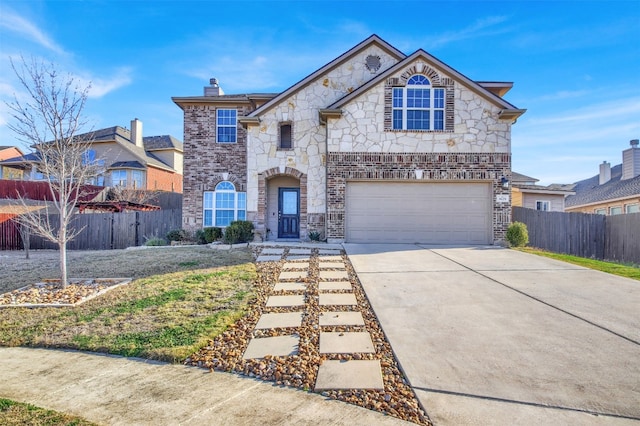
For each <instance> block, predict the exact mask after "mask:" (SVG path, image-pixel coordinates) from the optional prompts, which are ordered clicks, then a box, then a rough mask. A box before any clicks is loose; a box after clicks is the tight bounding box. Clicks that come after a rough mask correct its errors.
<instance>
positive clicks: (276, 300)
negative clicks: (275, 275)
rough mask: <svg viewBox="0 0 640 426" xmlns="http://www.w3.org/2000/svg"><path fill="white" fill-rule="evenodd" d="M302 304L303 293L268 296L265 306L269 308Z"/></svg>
mask: <svg viewBox="0 0 640 426" xmlns="http://www.w3.org/2000/svg"><path fill="white" fill-rule="evenodd" d="M303 305H304V296H303V295H293V296H269V298H268V299H267V304H266V306H267V307H269V308H281V307H290V306H303Z"/></svg>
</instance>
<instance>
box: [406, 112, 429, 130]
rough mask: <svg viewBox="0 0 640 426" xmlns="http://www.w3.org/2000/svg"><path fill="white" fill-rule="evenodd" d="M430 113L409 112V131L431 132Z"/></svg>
mask: <svg viewBox="0 0 640 426" xmlns="http://www.w3.org/2000/svg"><path fill="white" fill-rule="evenodd" d="M429 113H430V111H424V110H407V130H429V117H430V114H429Z"/></svg>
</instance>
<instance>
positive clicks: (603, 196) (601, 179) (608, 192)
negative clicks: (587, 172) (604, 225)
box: [565, 139, 640, 215]
mask: <svg viewBox="0 0 640 426" xmlns="http://www.w3.org/2000/svg"><path fill="white" fill-rule="evenodd" d="M630 145H631V148H629V149H626V150H624V151H622V164H618V165H617V166H614V167H611V164H610V163H608V162H606V161H605V162H603V163H602V164H600V173H599V174H597V175H595V176H593V177H591V178H589V179H585V180H581V181H580V182H576V186H575V192H576V194H575V195H572V196H570V197H568V198H567V201H566V208H565V211H568V212H582V213H598V214H604V215H616V214H623V213H639V212H640V148H638V139H633V140H632V141H631V142H630Z"/></svg>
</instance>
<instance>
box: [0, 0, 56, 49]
mask: <svg viewBox="0 0 640 426" xmlns="http://www.w3.org/2000/svg"><path fill="white" fill-rule="evenodd" d="M0 28H4V29H6V30H8V31H11V32H14V33H16V34H19V35H21V36H23V37H26V38H27V39H29V40H31V41H33V42H36V43H38V44H39V45H41V46H43V47H45V48H47V49H49V50H51V51H53V52H55V53H59V54H64V53H65V51H64V49H63V48H62V47H61V46H59V45H58V44H57V43H56V42H55V41H54V40H53V39H52V38H51V37H49V36H48V35H47V34H45V33H44V32H43V31H42V30H40V28H38V27H37V26H36V25H34V24H33V23H31V22H29V21H28V20H26V19H24V18H23V17H21V16H19V15H17V14H15V13H13V12H11V11H10V10H7V9H6V8H4V10H3V12H2V13H1V14H0Z"/></svg>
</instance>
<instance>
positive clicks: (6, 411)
mask: <svg viewBox="0 0 640 426" xmlns="http://www.w3.org/2000/svg"><path fill="white" fill-rule="evenodd" d="M0 424H3V425H16V426H17V425H31V426H39V425H43V426H44V425H49V426H51V425H65V426H70V425H75V426H91V425H95V423H91V422H89V421H87V420H84V419H83V418H81V417H77V416H72V415H69V414H64V413H59V412H57V411H53V410H46V409H44V408H40V407H36V406H35V405H31V404H23V403H20V402H15V401H11V400H9V399H3V398H0Z"/></svg>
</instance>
